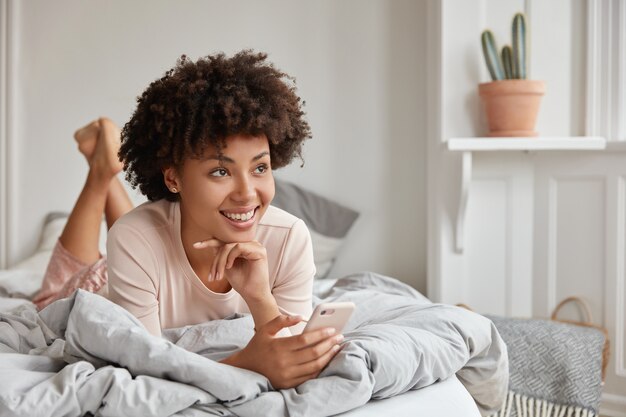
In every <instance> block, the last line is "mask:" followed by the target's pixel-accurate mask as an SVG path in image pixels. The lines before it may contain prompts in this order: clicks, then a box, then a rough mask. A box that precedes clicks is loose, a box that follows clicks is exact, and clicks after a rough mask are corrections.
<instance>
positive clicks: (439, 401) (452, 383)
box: [336, 375, 480, 417]
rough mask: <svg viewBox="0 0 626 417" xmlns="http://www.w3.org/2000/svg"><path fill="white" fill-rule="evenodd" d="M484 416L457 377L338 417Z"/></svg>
mask: <svg viewBox="0 0 626 417" xmlns="http://www.w3.org/2000/svg"><path fill="white" fill-rule="evenodd" d="M380 416H393V417H416V416H419V417H421V416H424V417H480V412H479V411H478V408H477V407H476V403H475V402H474V400H473V399H472V396H471V395H470V394H469V392H467V390H466V389H465V387H463V384H461V383H460V382H459V380H458V379H457V378H456V376H454V375H453V376H451V377H450V378H448V379H445V380H443V381H439V382H437V383H436V384H432V385H429V386H427V387H424V388H420V389H418V390H411V391H408V392H405V393H404V394H399V395H396V396H394V397H390V398H386V399H384V400H372V401H369V402H368V403H367V404H365V405H363V406H361V407H359V408H355V409H353V410H350V411H347V412H345V413H341V414H337V416H336V417H380Z"/></svg>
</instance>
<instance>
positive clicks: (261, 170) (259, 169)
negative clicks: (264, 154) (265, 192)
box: [254, 164, 268, 174]
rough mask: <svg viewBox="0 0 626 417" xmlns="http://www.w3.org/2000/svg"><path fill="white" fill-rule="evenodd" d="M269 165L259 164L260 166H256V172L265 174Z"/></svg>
mask: <svg viewBox="0 0 626 417" xmlns="http://www.w3.org/2000/svg"><path fill="white" fill-rule="evenodd" d="M267 168H268V166H267V165H265V164H262V165H259V166H258V167H256V169H255V170H254V173H255V174H263V173H265V172H266V171H267Z"/></svg>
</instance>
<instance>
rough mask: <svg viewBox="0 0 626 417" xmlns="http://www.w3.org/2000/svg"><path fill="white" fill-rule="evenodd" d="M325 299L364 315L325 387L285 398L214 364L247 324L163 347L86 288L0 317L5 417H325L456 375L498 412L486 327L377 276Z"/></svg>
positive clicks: (206, 328)
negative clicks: (349, 303) (349, 304)
mask: <svg viewBox="0 0 626 417" xmlns="http://www.w3.org/2000/svg"><path fill="white" fill-rule="evenodd" d="M320 301H325V302H331V301H352V302H354V303H355V304H356V306H357V308H356V310H355V313H354V314H353V316H352V318H351V320H350V322H349V323H348V326H347V327H346V329H344V336H345V341H344V346H343V349H342V350H341V351H340V352H339V353H338V354H337V355H336V356H335V358H334V359H333V360H332V361H331V363H330V364H329V365H328V366H327V367H326V368H325V369H324V371H323V372H322V373H321V374H320V376H319V377H318V378H316V379H313V380H309V381H307V382H305V383H303V384H301V385H300V386H298V387H296V388H293V389H286V390H280V391H275V390H273V388H272V386H271V384H270V383H269V381H268V380H267V379H266V378H265V377H263V376H262V375H259V374H257V373H255V372H251V371H247V370H244V369H239V368H235V367H231V366H228V365H224V364H221V363H219V362H217V361H218V360H220V359H222V358H224V357H227V356H228V355H230V354H231V353H233V352H235V351H236V350H239V349H241V348H242V347H244V346H245V345H246V344H247V342H248V341H249V339H250V338H251V337H252V335H253V321H252V319H251V317H250V316H249V315H234V316H232V317H229V318H227V319H224V320H215V321H211V322H207V323H203V324H199V325H194V326H186V327H183V328H179V329H170V330H166V331H164V333H163V337H162V338H158V337H154V336H152V335H150V334H149V333H148V332H147V331H146V330H145V329H144V328H143V327H142V325H141V323H140V322H139V321H138V320H137V319H136V318H135V317H133V316H132V315H131V314H130V313H128V312H126V311H125V310H124V309H122V308H121V307H119V306H117V305H115V304H113V303H111V302H110V301H108V300H107V299H105V298H103V297H101V296H98V295H96V294H92V293H89V292H85V291H82V290H79V291H77V292H76V293H74V295H72V296H71V297H70V298H66V299H62V300H59V301H56V302H54V303H52V304H51V305H50V306H48V307H47V308H45V309H44V310H42V311H41V312H39V313H37V311H36V310H35V308H34V306H33V305H31V304H28V305H23V306H20V307H17V308H16V309H14V310H12V311H10V312H8V313H0V352H1V354H0V415H12V416H35V415H36V416H55V417H56V416H80V415H85V414H93V415H97V416H120V415H129V416H131V415H132V416H148V415H150V416H170V415H176V416H210V415H218V416H235V415H236V416H260V415H263V416H292V417H293V416H328V415H333V414H337V413H341V412H344V411H347V410H350V409H352V408H355V407H359V406H361V405H363V404H365V403H366V402H367V401H369V400H370V399H371V398H374V399H382V398H387V397H390V396H393V395H397V394H400V393H403V392H406V391H408V390H412V389H419V388H422V387H425V386H428V385H430V384H433V383H435V382H437V381H440V380H443V379H446V378H448V377H450V376H452V375H453V374H456V375H457V377H458V378H459V380H460V381H461V382H462V383H463V385H464V386H465V387H466V388H467V390H468V391H469V392H470V394H471V395H472V396H473V398H474V400H475V401H476V403H477V405H478V407H479V409H480V411H481V413H482V414H483V415H486V414H489V413H490V412H492V411H495V410H496V409H497V408H499V407H500V405H501V404H502V402H503V400H504V398H505V395H506V392H507V387H508V360H507V351H506V346H505V344H504V342H503V341H502V339H501V338H500V336H499V334H498V332H497V330H496V328H495V326H494V325H493V323H492V322H491V321H490V320H488V319H487V318H485V317H483V316H480V315H478V314H475V313H472V312H470V311H467V310H465V309H461V308H457V307H453V306H449V305H442V304H434V303H431V302H430V301H429V300H428V299H426V298H425V297H424V296H422V295H421V294H420V293H418V292H417V291H415V290H414V289H413V288H411V287H409V286H407V285H405V284H403V283H401V282H399V281H397V280H395V279H392V278H389V277H384V276H381V275H377V274H373V273H369V272H366V273H358V274H353V275H350V276H347V277H345V278H342V279H339V280H338V281H337V283H336V284H335V285H334V286H332V287H331V288H330V289H329V290H328V291H327V292H326V293H325V294H323V297H322V298H316V300H315V302H316V303H318V302H320Z"/></svg>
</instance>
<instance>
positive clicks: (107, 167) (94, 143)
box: [59, 118, 132, 264]
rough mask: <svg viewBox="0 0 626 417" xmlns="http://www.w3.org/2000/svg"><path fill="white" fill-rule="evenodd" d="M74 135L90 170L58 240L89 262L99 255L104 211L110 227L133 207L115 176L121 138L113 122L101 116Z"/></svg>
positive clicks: (71, 251) (79, 257) (117, 168)
mask: <svg viewBox="0 0 626 417" xmlns="http://www.w3.org/2000/svg"><path fill="white" fill-rule="evenodd" d="M74 136H75V138H76V141H77V142H78V148H79V150H80V151H81V153H83V155H85V158H87V161H88V162H89V173H88V174H87V180H86V181H85V185H84V187H83V189H82V191H81V193H80V195H79V196H78V200H77V201H76V204H75V205H74V208H73V210H72V212H71V214H70V216H69V218H68V220H67V224H66V225H65V229H63V233H62V234H61V237H60V238H59V240H60V242H61V244H62V245H63V247H64V248H65V249H66V250H67V251H68V252H69V253H71V254H72V255H73V256H75V257H76V258H78V259H79V260H80V261H82V262H84V263H85V264H92V263H94V262H96V261H97V260H98V259H100V250H99V248H98V242H99V238H100V223H101V222H102V215H103V214H105V213H106V214H107V223H108V224H109V227H110V225H112V224H113V222H114V221H115V220H117V218H118V217H119V216H121V215H122V214H124V213H125V212H127V211H128V210H130V209H131V208H132V203H130V199H129V198H128V195H127V194H126V191H125V190H124V188H123V186H122V184H121V183H120V182H119V180H118V179H117V178H116V174H117V173H118V172H120V171H121V169H122V164H121V163H120V162H119V160H118V157H117V151H118V149H119V145H120V139H119V129H117V127H116V126H115V124H114V123H113V122H112V121H110V120H109V119H106V118H101V119H99V120H97V121H94V122H92V123H90V124H88V125H87V126H85V127H83V128H81V129H79V130H78V131H77V132H76V134H75V135H74Z"/></svg>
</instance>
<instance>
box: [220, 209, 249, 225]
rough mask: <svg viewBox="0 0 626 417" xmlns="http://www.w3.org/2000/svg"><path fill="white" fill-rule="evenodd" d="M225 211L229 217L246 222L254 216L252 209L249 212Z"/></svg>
mask: <svg viewBox="0 0 626 417" xmlns="http://www.w3.org/2000/svg"><path fill="white" fill-rule="evenodd" d="M223 213H224V215H225V216H226V217H228V218H229V219H232V220H239V221H244V222H245V221H248V220H250V219H251V218H252V216H254V210H250V211H249V212H247V213H226V212H223Z"/></svg>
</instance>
